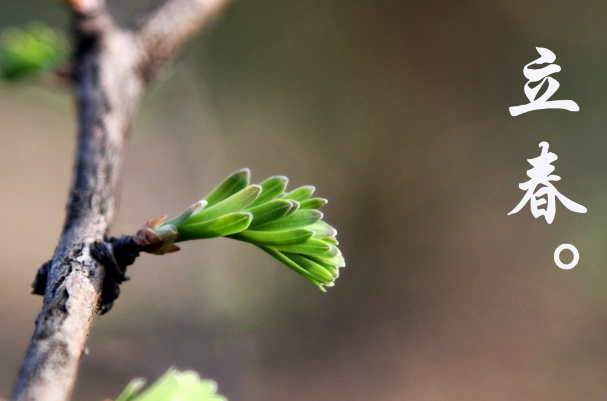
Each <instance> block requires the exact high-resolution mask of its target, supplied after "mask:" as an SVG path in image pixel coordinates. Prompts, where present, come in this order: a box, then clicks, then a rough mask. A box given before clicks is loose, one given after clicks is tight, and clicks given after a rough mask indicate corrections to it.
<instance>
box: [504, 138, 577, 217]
mask: <svg viewBox="0 0 607 401" xmlns="http://www.w3.org/2000/svg"><path fill="white" fill-rule="evenodd" d="M548 146H550V145H548V142H542V143H540V147H541V148H542V154H541V155H540V156H538V157H536V158H535V159H527V161H528V162H529V163H530V164H531V165H532V166H533V168H532V169H530V170H527V175H528V176H529V178H531V179H530V180H529V181H527V182H525V183H522V184H519V186H518V187H519V188H520V189H522V190H523V191H525V190H526V191H527V193H526V194H525V196H524V197H523V199H522V200H521V202H520V203H519V204H518V205H517V206H516V207H515V208H514V209H513V210H512V211H511V212H510V213H508V216H510V215H511V214H513V213H517V212H518V211H520V210H521V209H522V208H523V206H525V205H526V204H527V202H528V201H531V213H532V214H533V217H535V218H536V219H537V218H538V217H540V216H544V217H545V218H546V221H547V222H548V224H552V221H553V220H554V214H555V212H556V205H555V197H558V198H559V200H560V201H561V202H562V203H563V205H564V206H565V207H566V208H567V209H569V210H571V211H572V212H576V213H586V212H587V209H586V208H585V207H584V206H582V205H579V204H577V203H575V202H574V201H572V200H571V199H568V198H567V197H565V196H564V195H563V194H561V193H560V192H559V191H558V190H557V189H556V188H555V187H554V185H552V184H551V183H550V181H559V180H560V179H561V177H559V176H558V175H549V174H550V173H552V172H553V171H554V166H553V165H552V162H554V161H555V160H556V159H558V157H557V155H555V154H554V153H552V152H548ZM538 185H543V187H541V188H540V189H538V190H537V191H535V189H536V188H537V186H538ZM544 195H547V198H548V205H547V207H546V209H540V208H539V207H540V206H542V205H544V204H546V199H543V198H541V197H542V196H544Z"/></svg>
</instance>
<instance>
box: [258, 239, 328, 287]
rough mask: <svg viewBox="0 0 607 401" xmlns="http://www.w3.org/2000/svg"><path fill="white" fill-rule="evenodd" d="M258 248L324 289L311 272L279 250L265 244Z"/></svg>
mask: <svg viewBox="0 0 607 401" xmlns="http://www.w3.org/2000/svg"><path fill="white" fill-rule="evenodd" d="M260 248H261V249H262V250H264V251H266V252H267V253H269V254H270V255H272V256H273V257H275V258H276V259H277V260H278V261H280V262H282V263H283V264H285V265H287V267H290V268H291V269H293V270H294V271H295V272H297V273H299V274H300V275H302V276H304V277H305V278H307V279H308V280H310V281H311V282H313V283H314V284H316V285H317V286H319V287H320V289H321V290H323V291H325V290H324V288H322V286H321V284H320V282H318V280H316V278H315V277H314V276H313V275H312V274H310V273H308V272H307V271H306V270H305V269H304V268H302V267H301V266H299V265H298V264H297V263H295V262H293V261H292V260H291V259H289V258H287V257H286V256H285V255H284V254H282V253H281V252H279V251H277V250H276V249H273V248H270V247H267V246H260Z"/></svg>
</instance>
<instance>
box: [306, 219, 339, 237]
mask: <svg viewBox="0 0 607 401" xmlns="http://www.w3.org/2000/svg"><path fill="white" fill-rule="evenodd" d="M306 228H307V229H309V230H313V231H314V238H316V239H324V238H331V237H335V236H336V235H337V230H336V229H334V228H333V227H331V226H330V225H328V224H327V223H325V222H324V221H319V222H316V223H314V224H312V225H311V226H309V227H306Z"/></svg>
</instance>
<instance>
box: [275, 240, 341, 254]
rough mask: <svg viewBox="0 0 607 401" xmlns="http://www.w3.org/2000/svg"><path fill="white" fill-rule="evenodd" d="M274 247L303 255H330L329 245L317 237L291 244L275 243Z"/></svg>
mask: <svg viewBox="0 0 607 401" xmlns="http://www.w3.org/2000/svg"><path fill="white" fill-rule="evenodd" d="M274 248H275V249H277V250H279V251H281V252H291V253H302V254H304V255H316V256H323V257H330V256H329V255H331V256H332V252H331V245H329V244H327V243H326V242H324V241H321V240H318V239H311V240H309V241H306V242H305V243H299V244H292V245H276V246H274Z"/></svg>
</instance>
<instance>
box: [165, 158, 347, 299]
mask: <svg viewBox="0 0 607 401" xmlns="http://www.w3.org/2000/svg"><path fill="white" fill-rule="evenodd" d="M249 180H250V172H249V170H248V169H243V170H239V171H236V172H235V173H233V174H232V175H230V176H229V177H228V178H227V179H225V181H223V182H222V183H221V184H220V185H219V186H218V187H217V188H216V189H215V190H213V191H212V192H211V193H210V194H209V195H208V196H206V197H205V198H204V199H203V200H201V201H200V202H197V203H195V204H194V205H192V206H190V207H189V208H188V209H187V210H186V211H184V212H183V213H181V214H180V215H179V216H176V217H174V218H172V219H170V220H168V221H165V222H163V223H162V224H159V225H158V227H157V228H155V234H156V235H158V236H159V237H161V238H162V239H163V242H164V245H163V247H162V248H161V249H160V251H159V252H158V253H166V252H171V251H174V250H177V249H179V248H177V246H176V245H175V243H178V242H183V241H191V240H197V239H207V238H216V237H227V238H232V239H235V240H239V241H244V242H248V243H250V244H253V245H255V246H257V247H259V248H261V249H262V250H264V251H265V252H267V253H268V254H270V255H272V256H273V257H274V258H276V259H278V260H279V261H280V262H282V263H283V264H285V265H287V266H288V267H290V268H291V269H293V270H294V271H296V272H297V273H299V274H300V275H302V276H303V277H305V278H307V279H308V280H310V281H311V282H313V283H314V284H316V285H317V286H318V287H320V288H321V289H322V290H323V291H324V287H325V286H328V287H330V286H333V283H334V281H335V279H336V278H337V277H338V276H339V268H340V267H344V266H345V260H344V258H343V256H342V254H341V252H340V250H339V249H338V247H337V245H338V242H337V239H336V236H337V231H336V230H335V229H334V228H333V227H331V226H330V225H329V224H327V223H326V222H324V221H323V220H322V218H323V213H322V212H320V211H319V210H318V209H320V208H321V207H323V206H324V205H325V204H326V203H327V200H326V199H322V198H313V197H312V196H313V194H314V191H315V188H314V187H313V186H303V187H299V188H297V189H295V190H293V191H290V192H287V191H286V188H287V183H288V178H287V177H282V176H277V177H270V178H268V179H267V180H265V181H263V182H262V183H261V184H259V185H250V184H249Z"/></svg>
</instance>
